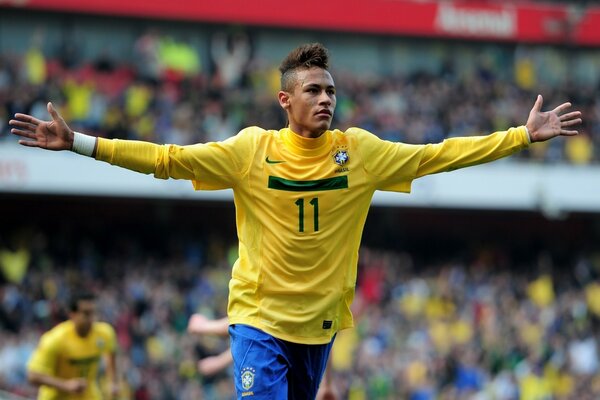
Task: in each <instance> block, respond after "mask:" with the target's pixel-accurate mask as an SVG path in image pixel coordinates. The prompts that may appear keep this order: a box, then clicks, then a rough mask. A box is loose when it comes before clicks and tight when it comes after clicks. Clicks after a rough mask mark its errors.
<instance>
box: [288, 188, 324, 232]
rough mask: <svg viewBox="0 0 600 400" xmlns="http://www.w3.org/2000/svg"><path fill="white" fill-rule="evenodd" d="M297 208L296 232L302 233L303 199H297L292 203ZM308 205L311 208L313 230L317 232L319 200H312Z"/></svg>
mask: <svg viewBox="0 0 600 400" xmlns="http://www.w3.org/2000/svg"><path fill="white" fill-rule="evenodd" d="M294 204H296V205H297V206H298V232H304V199H298V200H296V202H295V203H294ZM308 204H310V205H311V206H312V207H313V229H314V231H315V232H318V231H319V198H318V197H314V198H312V199H311V200H310V201H309V202H308Z"/></svg>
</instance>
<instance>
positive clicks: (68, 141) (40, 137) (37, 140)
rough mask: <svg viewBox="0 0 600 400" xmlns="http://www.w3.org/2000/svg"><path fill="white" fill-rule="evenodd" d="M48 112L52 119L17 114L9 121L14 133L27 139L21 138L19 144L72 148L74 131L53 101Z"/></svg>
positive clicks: (59, 148) (49, 147)
mask: <svg viewBox="0 0 600 400" xmlns="http://www.w3.org/2000/svg"><path fill="white" fill-rule="evenodd" d="M48 113H50V116H51V117H52V121H41V120H39V119H37V118H35V117H32V116H31V115H27V114H20V113H17V114H15V119H11V120H10V121H9V122H8V123H9V124H10V125H12V126H13V128H12V129H11V130H10V131H11V132H12V133H13V134H15V135H17V136H21V137H23V138H25V139H27V140H23V139H22V140H19V144H21V145H23V146H29V147H39V148H41V149H47V150H71V148H72V147H73V131H72V130H71V129H70V128H69V126H68V125H67V123H66V122H65V120H64V119H63V118H62V117H61V116H60V114H59V113H58V111H56V109H55V108H54V106H53V105H52V103H48Z"/></svg>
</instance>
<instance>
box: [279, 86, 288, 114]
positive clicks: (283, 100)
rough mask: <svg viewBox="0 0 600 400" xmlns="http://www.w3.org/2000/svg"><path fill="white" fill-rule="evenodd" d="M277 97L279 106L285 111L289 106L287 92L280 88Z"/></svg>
mask: <svg viewBox="0 0 600 400" xmlns="http://www.w3.org/2000/svg"><path fill="white" fill-rule="evenodd" d="M277 99H279V105H280V106H281V108H283V109H284V110H286V111H287V110H288V108H290V94H289V93H288V92H284V91H283V90H280V91H279V93H277Z"/></svg>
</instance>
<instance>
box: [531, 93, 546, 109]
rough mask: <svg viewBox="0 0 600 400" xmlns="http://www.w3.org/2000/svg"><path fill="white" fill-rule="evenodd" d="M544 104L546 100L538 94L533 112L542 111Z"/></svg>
mask: <svg viewBox="0 0 600 400" xmlns="http://www.w3.org/2000/svg"><path fill="white" fill-rule="evenodd" d="M542 104H544V98H543V97H542V95H541V94H538V96H537V99H536V100H535V104H534V105H533V110H534V111H535V112H540V111H542Z"/></svg>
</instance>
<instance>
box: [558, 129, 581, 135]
mask: <svg viewBox="0 0 600 400" xmlns="http://www.w3.org/2000/svg"><path fill="white" fill-rule="evenodd" d="M578 134H579V131H568V130H566V129H561V130H560V135H561V136H576V135H578Z"/></svg>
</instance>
